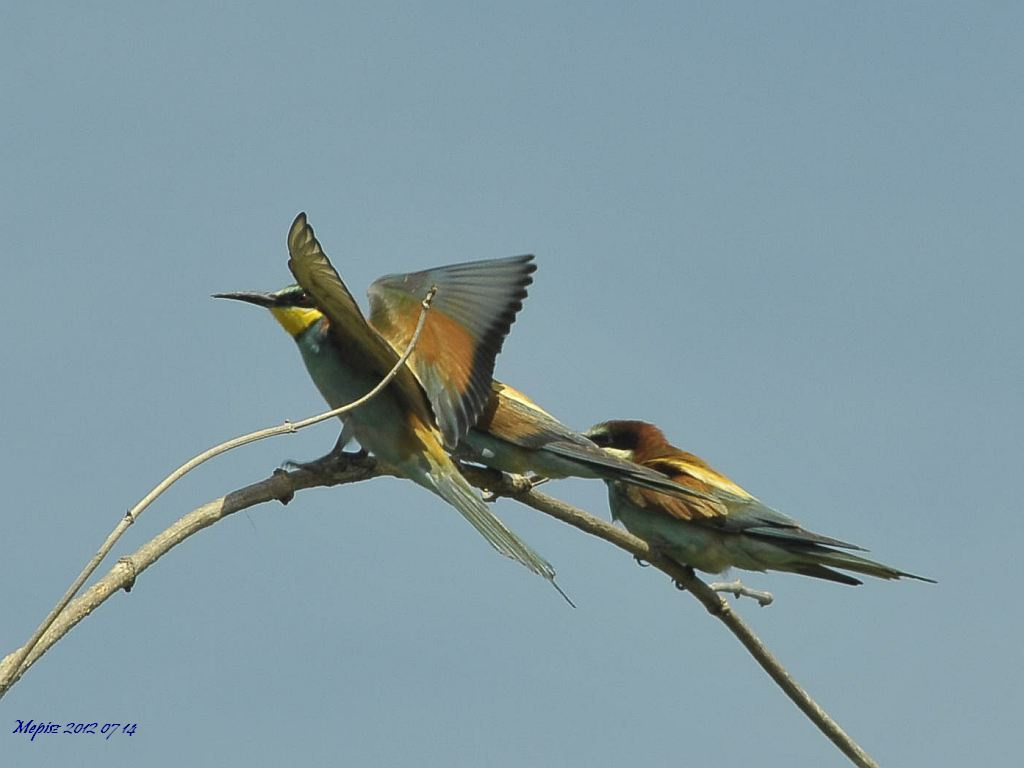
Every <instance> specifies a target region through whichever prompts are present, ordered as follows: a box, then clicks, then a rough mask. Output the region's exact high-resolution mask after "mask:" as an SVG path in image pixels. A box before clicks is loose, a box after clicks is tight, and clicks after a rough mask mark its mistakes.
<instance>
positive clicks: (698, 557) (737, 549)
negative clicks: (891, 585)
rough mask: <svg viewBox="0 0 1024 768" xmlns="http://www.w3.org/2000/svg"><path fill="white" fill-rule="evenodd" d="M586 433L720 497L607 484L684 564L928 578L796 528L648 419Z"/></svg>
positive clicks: (623, 508) (635, 526) (622, 511)
mask: <svg viewBox="0 0 1024 768" xmlns="http://www.w3.org/2000/svg"><path fill="white" fill-rule="evenodd" d="M586 434H587V435H588V436H589V437H590V439H591V440H593V441H594V442H595V443H597V445H599V446H601V447H602V448H604V449H605V450H607V451H609V452H612V453H614V454H615V455H617V456H621V457H623V458H628V459H630V460H631V461H635V462H637V463H638V464H641V465H643V466H645V467H647V468H649V469H652V470H654V471H656V472H660V473H661V474H663V475H665V476H666V477H668V478H671V479H672V480H673V481H675V482H676V483H679V484H681V485H686V486H688V487H690V488H693V489H696V490H700V491H702V492H704V493H706V494H708V495H709V496H712V497H713V498H714V499H715V500H716V501H717V502H718V503H717V504H707V503H706V502H704V501H702V500H701V499H682V498H678V497H671V496H666V495H664V494H661V493H656V492H652V491H650V490H648V489H646V488H638V487H636V486H630V485H625V484H623V483H618V482H611V483H609V484H608V498H609V504H610V506H611V511H612V518H613V519H617V520H620V521H621V522H622V524H623V525H624V526H625V527H626V529H627V530H628V531H629V532H630V533H632V534H633V535H635V536H638V537H639V538H641V539H644V540H645V541H646V542H647V543H648V544H649V545H650V546H651V547H653V548H655V549H656V550H657V551H658V552H660V553H662V554H664V555H666V556H668V557H671V558H672V559H673V560H675V561H677V562H678V563H680V564H681V565H687V566H690V567H693V568H697V569H698V570H701V571H707V572H709V573H721V572H722V571H724V570H726V569H728V568H729V567H730V566H735V567H737V568H744V569H747V570H751V571H769V570H772V571H790V572H793V573H800V574H803V575H804V576H814V577H816V578H819V579H827V580H829V581H836V582H839V583H840V584H849V585H857V584H861V583H862V582H861V581H859V580H858V579H855V578H853V577H852V576H848V575H847V574H845V573H840V572H839V571H837V570H833V569H835V568H839V569H842V570H846V571H853V572H854V573H860V574H866V575H868V576H877V577H878V578H881V579H898V578H900V577H906V578H911V579H918V580H920V581H932V579H927V578H924V577H922V576H915V575H914V574H912V573H906V572H905V571H900V570H897V569H896V568H892V567H890V566H888V565H882V564H881V563H876V562H874V561H873V560H868V559H866V558H863V557H859V556H857V555H853V554H850V553H849V552H843V551H841V550H843V549H853V550H861V551H863V550H862V548H861V547H858V546H856V545H854V544H848V543H846V542H843V541H839V540H838V539H833V538H830V537H828V536H822V535H820V534H817V533H812V532H811V531H808V530H805V529H803V528H801V527H800V524H799V523H798V522H797V521H796V520H794V519H793V518H791V517H787V516H786V515H783V514H782V513H780V512H776V511H775V510H774V509H772V508H771V507H767V506H765V505H764V504H762V503H761V502H760V501H758V500H757V499H755V498H754V497H753V496H751V495H750V494H749V493H747V492H746V491H745V490H743V489H742V488H741V487H740V486H738V485H736V483H734V482H733V481H732V480H730V479H729V478H727V477H726V476H725V475H723V474H721V473H719V472H717V471H715V470H714V469H712V468H711V467H710V466H708V464H706V463H705V462H704V461H703V460H701V459H700V458H698V457H697V456H694V455H693V454H692V453H687V452H686V451H683V450H681V449H679V448H677V447H675V446H674V445H672V444H671V443H669V442H668V440H667V439H666V438H665V435H664V434H663V433H662V432H661V430H660V429H658V428H657V427H656V426H654V425H653V424H648V423H646V422H643V421H606V422H603V423H601V424H597V425H596V426H594V427H591V428H590V429H589V430H588V431H587V432H586ZM933 583H934V582H933Z"/></svg>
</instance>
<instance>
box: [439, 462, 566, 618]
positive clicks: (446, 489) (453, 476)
mask: <svg viewBox="0 0 1024 768" xmlns="http://www.w3.org/2000/svg"><path fill="white" fill-rule="evenodd" d="M427 479H428V480H429V482H430V484H431V485H432V486H433V489H434V491H435V492H436V493H437V495H438V496H440V497H441V498H442V499H444V500H445V501H447V502H448V503H449V504H451V505H452V506H453V507H455V508H456V509H457V510H458V511H459V512H460V513H461V514H462V516H463V517H464V518H466V520H468V521H469V523H470V525H472V526H473V527H474V528H476V529H477V531H479V532H480V535H482V536H483V537H484V538H485V539H487V541H488V542H489V543H490V545H491V546H492V547H494V548H495V549H496V550H497V551H498V552H500V553H501V554H503V555H504V556H505V557H508V558H511V559H512V560H515V561H516V562H518V563H520V564H522V565H525V566H526V567H527V568H529V569H530V570H531V571H533V572H534V573H536V574H537V575H538V576H543V577H544V578H545V579H547V580H548V581H550V582H551V585H552V586H553V587H554V588H555V589H556V590H558V593H559V594H560V595H561V596H562V597H563V598H565V600H566V602H568V603H569V605H572V606H573V607H575V604H574V603H573V602H572V600H570V599H569V596H568V595H566V594H565V592H563V591H562V588H561V587H559V586H558V584H557V583H556V582H555V569H554V568H552V567H551V564H550V563H549V562H548V561H547V560H545V559H544V558H543V557H541V556H540V555H538V554H537V553H536V552H534V551H533V549H531V548H530V546H529V545H528V544H526V542H524V541H523V540H522V539H520V538H519V537H518V536H517V535H516V534H515V533H513V532H512V531H511V530H509V529H508V527H507V526H506V525H505V524H504V523H503V522H501V520H500V519H499V518H498V517H497V515H495V514H494V513H493V512H492V511H491V510H490V508H488V506H487V504H486V503H484V500H483V499H482V498H480V493H479V491H477V490H476V489H475V488H474V487H473V486H472V485H470V484H469V482H468V481H467V480H466V478H464V477H463V476H462V475H461V474H460V473H459V471H458V470H457V469H456V468H455V466H454V464H452V465H451V466H449V467H446V466H441V465H433V466H432V471H431V472H430V474H428V475H427Z"/></svg>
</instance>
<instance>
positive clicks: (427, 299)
mask: <svg viewBox="0 0 1024 768" xmlns="http://www.w3.org/2000/svg"><path fill="white" fill-rule="evenodd" d="M436 295H437V286H436V285H432V286H430V288H429V289H428V290H427V293H426V295H425V296H424V297H423V300H422V301H421V302H420V316H419V319H418V320H417V322H416V329H415V330H414V331H413V334H412V338H410V339H409V346H407V347H406V348H405V351H404V352H403V353H402V354H401V355H400V356H399V358H398V360H397V361H396V362H395V364H394V365H393V366H392V368H391V370H390V371H388V372H387V374H386V375H385V376H384V378H383V379H381V380H380V381H379V382H378V383H377V386H375V387H374V388H373V389H371V390H370V391H369V392H367V393H366V394H365V395H363V396H362V397H360V398H359V399H358V400H355V401H353V402H351V403H348V404H346V405H343V406H341V407H339V408H334V409H332V410H329V411H325V412H324V413H321V414H318V415H316V416H311V417H309V418H308V419H302V420H301V421H296V422H291V421H286V422H284V424H281V425H279V426H276V427H269V428H267V429H260V430H257V431H256V432H250V433H249V434H247V435H242V436H240V437H236V438H233V439H231V440H228V441H226V442H223V443H221V444H220V445H215V446H214V447H213V448H210V449H209V450H207V451H203V452H202V453H200V454H199V455H198V456H194V457H192V458H191V459H189V460H188V461H186V462H185V463H184V464H182V465H181V466H180V467H178V468H177V469H176V470H174V472H172V473H171V474H169V475H168V476H167V477H165V478H164V479H163V480H161V481H160V483H158V484H157V486H156V487H155V488H153V490H151V491H150V492H149V493H148V494H146V496H145V497H143V499H142V500H141V501H140V502H139V503H138V504H136V505H135V506H134V507H132V508H131V509H130V510H128V513H127V514H126V515H125V516H124V517H123V518H121V521H120V522H119V523H118V524H117V525H116V526H115V527H114V530H113V531H111V532H110V535H109V536H107V540H106V541H104V542H103V545H102V546H101V547H100V548H99V550H98V551H97V552H96V554H95V555H93V557H92V559H91V560H90V561H89V562H88V563H87V564H86V566H85V568H83V569H82V572H81V573H80V574H78V578H76V579H75V580H74V582H72V584H71V586H70V587H68V589H67V591H66V592H65V593H64V595H63V597H61V599H60V600H59V601H58V602H57V605H55V606H54V607H53V610H51V611H50V613H49V614H48V615H47V616H46V618H45V619H43V622H42V624H40V625H39V626H38V627H37V628H36V631H35V632H33V633H32V637H30V638H29V641H28V642H27V643H25V645H24V646H22V650H21V651H20V653H21V656H20V658H19V659H18V660H17V664H15V665H14V669H13V672H12V673H11V675H10V676H8V675H7V674H6V673H4V671H3V669H0V699H2V698H3V697H4V694H6V693H7V691H8V690H10V687H11V686H12V685H13V684H14V682H15V681H16V680H17V679H18V678H19V677H21V675H22V673H23V672H24V670H22V669H21V665H22V663H23V662H24V661H25V659H26V658H27V657H28V655H29V654H30V653H31V652H32V649H33V648H34V647H35V645H36V643H38V642H39V640H40V638H42V636H43V635H44V634H45V633H46V631H47V630H48V629H49V628H50V626H51V625H52V624H53V623H54V622H55V621H56V620H57V617H58V616H60V614H61V612H62V611H63V610H64V609H65V608H66V607H67V605H68V603H70V602H71V600H72V598H74V596H75V595H77V594H78V591H79V590H80V589H81V588H82V585H83V584H85V582H86V580H87V579H88V578H89V577H90V576H91V575H92V574H93V572H94V571H95V570H96V569H97V568H99V565H100V563H102V562H103V560H104V559H105V558H106V556H107V555H108V554H109V553H110V550H111V549H113V547H114V544H116V543H117V540H118V539H120V538H121V536H122V535H123V534H124V532H125V531H127V530H128V527H129V526H130V525H132V524H133V523H134V522H135V521H136V520H137V519H138V518H139V515H141V514H142V513H143V511H145V509H146V508H147V507H149V505H150V504H152V503H153V502H154V501H156V500H157V499H158V498H159V497H160V495H161V494H163V493H164V491H166V490H167V489H168V488H170V487H171V486H172V485H174V484H175V483H176V482H178V481H179V480H180V479H181V478H183V477H184V476H185V475H187V474H188V473H189V472H191V471H192V470H193V469H195V468H196V467H198V466H199V465H200V464H204V463H205V462H207V461H209V460H210V459H212V458H215V457H217V456H220V455H221V454H222V453H227V452H228V451H230V450H232V449H234V448H239V447H241V446H243V445H248V444H249V443H255V442H256V441H257V440H265V439H266V438H268V437H275V436H277V435H285V434H294V433H295V432H298V431H299V430H300V429H305V428H306V427H310V426H312V425H313V424H319V423H320V422H321V421H327V419H331V418H334V417H335V416H341V415H342V414H345V413H348V412H349V411H352V410H355V409H356V408H358V407H359V406H361V405H363V404H365V403H366V402H368V401H369V400H371V399H372V398H374V397H376V396H377V395H378V394H379V393H380V392H382V391H383V390H384V388H385V387H386V386H387V385H388V384H389V383H391V380H392V379H393V378H395V376H397V375H398V372H399V371H400V370H401V369H402V366H404V365H405V361H406V360H408V359H409V356H410V355H411V354H412V353H413V350H414V349H416V343H417V342H418V341H419V339H420V334H421V333H422V332H423V326H424V325H425V324H426V321H427V311H428V310H429V309H430V305H431V303H432V302H433V301H434V296H436ZM203 527H205V526H203ZM76 623H77V622H76Z"/></svg>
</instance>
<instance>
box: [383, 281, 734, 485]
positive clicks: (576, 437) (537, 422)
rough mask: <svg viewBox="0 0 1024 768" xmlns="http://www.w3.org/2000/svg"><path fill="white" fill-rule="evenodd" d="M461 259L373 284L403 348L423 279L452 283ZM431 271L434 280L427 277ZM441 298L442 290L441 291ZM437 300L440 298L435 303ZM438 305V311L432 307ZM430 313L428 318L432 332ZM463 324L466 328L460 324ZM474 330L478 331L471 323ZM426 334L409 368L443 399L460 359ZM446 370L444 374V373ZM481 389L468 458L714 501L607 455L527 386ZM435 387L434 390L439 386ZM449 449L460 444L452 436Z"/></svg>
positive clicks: (386, 333)
mask: <svg viewBox="0 0 1024 768" xmlns="http://www.w3.org/2000/svg"><path fill="white" fill-rule="evenodd" d="M461 266H462V265H454V266H451V267H440V268H438V269H435V270H431V271H430V272H427V273H415V274H412V275H390V276H388V277H382V278H380V279H379V280H377V281H375V282H374V283H373V285H371V286H370V290H369V293H370V317H369V320H370V325H371V326H372V327H373V328H374V330H376V331H377V332H378V333H379V334H380V335H381V336H383V337H384V339H385V340H386V341H387V342H388V343H389V344H390V345H391V347H392V348H393V349H394V350H396V351H398V352H401V351H403V350H404V349H405V348H406V347H408V346H409V343H410V341H411V340H412V335H413V331H414V327H415V320H416V315H417V314H418V309H419V299H418V298H417V296H418V295H419V293H420V292H421V291H422V289H423V287H424V286H425V285H429V284H431V283H433V284H435V285H440V286H444V285H447V284H448V283H449V282H450V281H451V280H452V279H453V277H454V276H455V275H454V273H455V272H456V271H457V270H459V269H460V268H461ZM427 275H429V277H430V279H429V280H428V279H426V276H427ZM438 296H439V298H440V297H441V296H443V292H439V294H438ZM435 303H436V302H435ZM432 312H433V310H432ZM449 316H451V317H454V318H455V321H456V324H455V325H452V324H446V325H445V326H444V332H445V333H446V334H449V335H451V336H453V337H456V336H458V335H459V334H460V333H465V331H466V326H465V325H464V324H465V323H467V322H468V318H467V317H455V315H454V313H449ZM431 320H432V318H431V317H428V318H427V326H426V327H425V329H424V332H426V330H427V329H429V328H430V323H431ZM459 326H463V327H459ZM469 330H470V331H471V333H472V334H473V335H474V336H475V335H477V334H478V333H479V331H477V330H475V329H473V328H469ZM420 338H421V341H420V343H419V344H417V346H416V349H415V351H414V352H413V354H412V355H411V356H410V358H409V368H410V369H411V370H412V372H413V374H414V375H415V376H416V377H417V378H418V379H419V381H420V383H421V384H422V385H423V387H424V389H425V390H426V391H427V393H428V394H430V397H431V401H432V402H435V410H436V403H437V401H438V400H442V401H443V400H444V395H445V393H444V391H443V390H442V391H440V392H436V390H438V389H439V387H438V385H439V384H440V383H443V382H444V381H445V376H444V372H445V371H451V370H453V369H455V370H459V369H461V368H462V367H463V366H462V365H461V364H460V363H459V361H452V360H447V359H446V355H447V351H446V350H447V349H448V348H447V347H446V346H445V345H444V344H443V343H440V342H438V343H436V344H431V345H430V346H429V347H428V349H432V350H438V352H437V353H436V355H435V356H434V357H433V358H431V357H428V356H426V355H424V356H421V355H420V350H421V348H422V347H423V342H422V338H423V337H422V336H421V337H420ZM438 371H440V372H441V375H439V374H438ZM476 383H477V384H478V385H480V386H479V388H478V389H477V390H475V392H477V393H479V394H483V393H485V392H486V395H487V396H485V397H482V398H480V399H477V400H475V401H474V405H478V404H479V405H482V407H480V409H479V410H477V411H475V412H474V413H475V416H474V417H472V418H471V419H466V420H464V421H463V422H461V424H466V423H468V424H471V425H473V426H472V427H471V428H470V429H469V430H468V431H467V432H465V433H464V434H463V436H462V437H461V440H460V441H459V443H458V448H457V450H456V454H457V455H458V456H459V457H460V458H463V459H467V460H469V461H474V462H478V463H480V464H484V465H485V466H488V467H491V468H493V469H497V470H501V471H502V472H512V473H514V474H528V473H531V474H535V475H539V476H541V477H546V478H564V477H583V478H592V479H602V480H621V481H623V482H626V483H632V484H635V485H639V486H643V487H645V488H650V489H652V490H657V491H663V492H665V493H669V494H673V495H676V496H682V497H684V498H687V497H693V498H698V499H702V500H703V501H704V502H705V503H709V504H714V503H715V500H714V499H713V498H711V497H709V496H708V495H707V494H706V493H704V492H702V491H700V490H698V489H695V488H690V487H688V486H686V485H680V484H678V483H675V482H673V481H672V480H671V479H669V478H667V477H665V476H664V475H663V474H661V473H660V472H656V471H654V470H652V469H648V468H647V467H643V466H640V465H638V464H636V463H634V462H632V461H628V460H625V459H623V458H620V457H618V456H614V455H612V454H609V453H607V452H605V451H603V450H601V449H600V448H598V447H597V446H596V445H594V443H593V442H592V441H591V440H590V439H588V438H587V437H585V436H583V435H581V434H580V433H579V432H574V431H573V430H571V429H569V428H568V427H567V426H565V425H564V424H562V423H561V422H560V421H558V420H557V419H556V418H555V417H554V416H552V415H551V414H549V413H548V412H547V411H545V410H544V409H543V408H541V407H540V406H539V405H537V404H536V403H535V402H533V401H532V400H531V399H530V398H528V397H527V396H526V395H524V394H523V393H522V392H520V391H518V390H516V389H513V388H512V387H510V386H508V385H507V384H503V383H501V382H500V381H497V380H492V381H489V382H488V383H487V384H486V385H485V384H484V380H483V379H482V378H478V379H477V380H476ZM435 392H436V394H431V393H435ZM447 445H448V447H449V448H452V447H454V446H453V443H452V441H448V442H447Z"/></svg>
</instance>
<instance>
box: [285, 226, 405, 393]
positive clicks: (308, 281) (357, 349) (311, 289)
mask: <svg viewBox="0 0 1024 768" xmlns="http://www.w3.org/2000/svg"><path fill="white" fill-rule="evenodd" d="M288 254H289V256H290V258H289V259H288V269H290V270H291V271H292V274H293V275H295V280H296V281H297V282H298V283H299V285H301V286H302V287H303V288H305V289H306V291H307V292H308V293H309V295H310V296H312V297H313V300H314V301H315V302H316V304H317V307H318V308H319V309H320V311H322V312H323V313H324V314H325V315H326V316H327V319H328V322H329V328H330V333H331V335H332V336H333V337H334V338H335V339H336V340H337V341H338V342H339V343H340V344H341V345H342V347H343V348H344V349H345V350H346V354H351V355H353V356H356V357H357V358H359V357H362V358H365V359H354V360H352V363H353V364H354V365H363V366H369V367H370V369H371V370H373V371H375V372H377V373H379V374H380V375H381V376H382V377H383V376H384V374H386V373H387V372H388V371H390V370H391V368H392V367H393V366H394V364H395V363H396V362H397V361H398V355H397V354H396V353H395V352H394V350H393V349H391V347H390V346H388V345H387V344H386V343H385V342H384V340H383V339H381V338H380V336H378V335H377V334H376V333H374V331H373V329H372V328H371V327H370V326H369V324H368V323H367V322H366V318H364V317H363V313H362V312H360V311H359V305H358V304H356V302H355V299H353V298H352V294H351V293H349V290H348V288H346V287H345V283H343V282H342V281H341V277H340V276H339V275H338V273H337V271H336V270H335V269H334V267H333V266H332V265H331V262H330V260H329V259H328V258H327V256H326V255H325V254H324V252H323V249H322V248H321V247H320V243H319V242H318V241H317V239H316V234H315V233H314V232H313V228H312V227H311V226H310V225H309V224H308V223H307V222H306V214H305V213H300V214H299V215H298V216H296V217H295V221H293V222H292V226H291V229H290V230H289V231H288ZM413 322H414V323H415V318H413Z"/></svg>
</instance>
